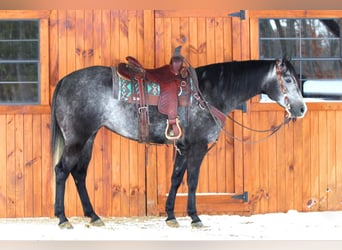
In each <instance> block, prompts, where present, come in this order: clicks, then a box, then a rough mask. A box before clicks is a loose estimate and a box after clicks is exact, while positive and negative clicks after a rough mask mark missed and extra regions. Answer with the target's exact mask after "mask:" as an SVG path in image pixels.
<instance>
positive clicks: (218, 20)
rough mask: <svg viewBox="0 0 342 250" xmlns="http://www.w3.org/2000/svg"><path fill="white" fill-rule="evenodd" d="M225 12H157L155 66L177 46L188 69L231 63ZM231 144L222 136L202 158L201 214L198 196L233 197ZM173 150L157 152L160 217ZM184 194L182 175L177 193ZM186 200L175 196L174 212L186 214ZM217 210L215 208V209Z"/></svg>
mask: <svg viewBox="0 0 342 250" xmlns="http://www.w3.org/2000/svg"><path fill="white" fill-rule="evenodd" d="M227 13H228V11H224V10H222V11H204V10H203V11H193V12H191V13H189V12H188V11H157V12H156V18H155V23H156V24H155V26H156V28H155V29H156V37H155V39H156V51H158V52H157V54H156V66H159V65H164V64H166V63H169V61H170V57H171V56H172V53H173V48H175V47H177V46H179V45H181V46H182V55H184V57H185V58H187V59H188V60H189V62H190V63H191V64H192V66H194V67H197V66H202V65H206V64H210V63H216V62H223V61H231V60H232V59H233V50H232V32H231V31H232V19H231V18H230V17H228V15H227ZM226 129H227V130H228V131H230V132H232V131H233V125H232V123H231V122H230V121H229V120H228V119H227V124H226ZM233 148H234V142H233V140H232V139H231V138H229V137H228V136H226V135H225V134H224V133H222V134H221V136H220V139H219V140H218V143H217V145H216V146H215V147H213V148H212V149H211V150H210V151H209V153H208V154H207V155H206V157H205V159H204V161H203V163H202V166H201V170H200V177H199V184H198V194H199V197H198V199H197V201H198V206H199V211H201V210H202V211H203V208H202V209H201V205H200V204H199V203H205V205H203V206H204V207H206V208H205V209H204V210H205V211H206V212H208V211H209V210H211V209H210V208H209V207H210V205H208V201H207V200H203V199H201V198H202V196H201V194H207V193H234V192H235V183H234V179H235V178H234V177H235V169H234V150H233ZM172 159H173V147H172V146H169V147H162V148H160V149H159V150H158V154H157V161H158V169H157V183H158V185H157V187H158V207H159V212H160V213H162V212H163V211H164V207H165V200H166V194H167V193H168V192H169V188H170V185H171V181H170V179H171V175H172V171H173V165H172ZM178 193H179V194H182V193H183V194H186V193H187V184H186V174H185V177H184V179H183V182H182V184H181V186H180V188H179V191H178ZM186 198H187V196H186V195H185V196H178V197H177V200H176V210H178V211H182V212H180V213H183V214H184V213H186V203H187V200H186ZM216 208H217V207H216Z"/></svg>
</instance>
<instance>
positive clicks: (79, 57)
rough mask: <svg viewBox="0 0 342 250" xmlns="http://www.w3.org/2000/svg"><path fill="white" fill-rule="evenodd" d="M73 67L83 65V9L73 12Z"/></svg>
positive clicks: (79, 67) (77, 67)
mask: <svg viewBox="0 0 342 250" xmlns="http://www.w3.org/2000/svg"><path fill="white" fill-rule="evenodd" d="M75 19H76V20H75V35H76V41H75V68H76V69H81V68H84V65H85V62H84V60H85V56H84V51H85V50H84V49H85V45H84V43H85V40H87V39H88V38H87V39H86V37H85V13H84V10H76V13H75Z"/></svg>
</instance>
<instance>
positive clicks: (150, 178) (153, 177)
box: [145, 145, 159, 216]
mask: <svg viewBox="0 0 342 250" xmlns="http://www.w3.org/2000/svg"><path fill="white" fill-rule="evenodd" d="M146 147H147V148H146V150H147V154H148V155H147V159H146V160H147V166H146V183H145V186H146V215H148V216H153V215H158V190H159V186H158V183H159V180H158V178H157V173H158V171H157V167H158V166H157V146H156V145H153V146H152V145H147V146H146Z"/></svg>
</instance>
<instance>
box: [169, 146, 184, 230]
mask: <svg viewBox="0 0 342 250" xmlns="http://www.w3.org/2000/svg"><path fill="white" fill-rule="evenodd" d="M181 152H182V154H179V153H178V152H177V155H176V160H175V164H174V166H173V172H172V177H171V187H170V191H169V195H168V197H167V200H166V207H165V211H166V213H167V219H166V224H167V225H168V226H170V227H178V226H179V224H178V222H177V220H176V217H175V213H174V208H175V201H176V194H177V191H178V188H179V186H180V184H181V183H182V180H183V176H184V173H185V169H186V162H187V157H186V155H187V154H186V152H185V151H184V150H182V151H181Z"/></svg>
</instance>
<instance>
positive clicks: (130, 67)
mask: <svg viewBox="0 0 342 250" xmlns="http://www.w3.org/2000/svg"><path fill="white" fill-rule="evenodd" d="M126 59H127V61H128V63H120V64H118V67H117V72H118V73H119V75H120V76H121V77H123V78H126V79H127V80H130V81H135V82H137V83H138V85H139V90H140V91H139V92H140V93H139V95H140V96H139V99H140V103H139V105H140V107H139V109H141V108H142V107H144V109H146V108H145V107H147V105H148V104H150V105H153V104H154V103H149V100H147V103H146V100H145V94H146V93H145V91H144V89H145V86H144V82H154V83H157V84H158V85H159V88H160V95H159V98H158V103H157V106H158V111H159V112H160V113H162V114H165V115H167V116H168V119H167V127H166V130H165V136H166V138H167V139H169V140H177V139H179V138H180V137H181V136H182V130H181V126H180V124H179V120H178V104H179V103H180V102H179V99H180V98H179V93H181V92H183V91H184V92H186V90H188V89H190V81H189V77H188V71H187V69H186V68H185V67H182V68H180V69H179V70H177V67H176V66H175V65H173V64H172V63H171V64H169V65H164V66H162V67H159V68H155V69H146V68H144V67H143V66H142V65H141V64H140V63H139V61H138V60H136V59H135V58H133V57H130V56H128V57H126ZM189 97H190V96H187V97H186V98H187V102H186V105H189V100H190V98H189ZM182 103H183V105H184V100H183V101H182ZM183 105H182V106H183Z"/></svg>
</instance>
